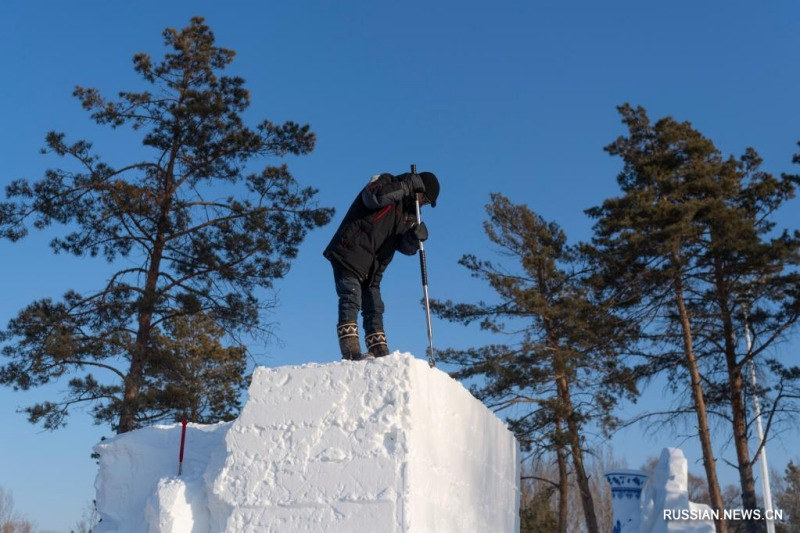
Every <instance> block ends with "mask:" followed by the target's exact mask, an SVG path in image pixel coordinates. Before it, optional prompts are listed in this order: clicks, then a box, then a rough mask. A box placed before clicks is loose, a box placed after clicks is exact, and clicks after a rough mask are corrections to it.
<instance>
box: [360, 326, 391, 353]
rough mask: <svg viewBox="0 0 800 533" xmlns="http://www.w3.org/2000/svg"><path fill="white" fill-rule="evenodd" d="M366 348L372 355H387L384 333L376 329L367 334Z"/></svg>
mask: <svg viewBox="0 0 800 533" xmlns="http://www.w3.org/2000/svg"><path fill="white" fill-rule="evenodd" d="M366 341H367V350H368V351H369V353H371V354H372V355H373V356H374V357H383V356H385V355H389V346H388V345H387V344H386V333H384V332H383V331H376V332H374V333H370V334H369V335H367V338H366Z"/></svg>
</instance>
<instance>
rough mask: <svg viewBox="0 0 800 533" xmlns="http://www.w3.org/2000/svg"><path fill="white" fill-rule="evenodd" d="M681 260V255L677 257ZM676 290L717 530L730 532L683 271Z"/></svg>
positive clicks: (676, 284) (675, 258)
mask: <svg viewBox="0 0 800 533" xmlns="http://www.w3.org/2000/svg"><path fill="white" fill-rule="evenodd" d="M673 259H674V261H675V263H676V264H679V261H678V258H677V257H674V258H673ZM673 288H674V290H675V301H676V303H677V306H678V315H679V317H680V322H681V331H682V334H683V351H684V355H685V356H686V368H687V370H688V371H689V375H690V376H691V379H692V400H693V401H694V408H695V412H696V413H697V431H698V433H699V436H700V446H701V448H702V450H703V466H704V467H705V470H706V480H707V481H708V494H709V497H710V499H711V508H712V509H714V510H715V511H717V517H716V518H715V519H714V524H715V526H716V529H717V533H727V531H728V526H727V524H726V522H725V520H724V519H723V516H722V513H723V509H724V507H725V506H724V504H723V502H722V492H721V491H720V488H719V480H718V479H717V464H716V460H715V459H714V450H713V448H712V447H711V431H710V430H709V427H708V413H707V412H706V402H705V397H704V396H703V386H702V384H701V383H700V371H699V370H698V368H697V357H696V356H695V353H694V347H693V345H692V328H691V325H690V323H689V312H688V311H687V310H686V302H684V300H683V282H682V280H681V278H680V275H676V276H675V279H674V280H673Z"/></svg>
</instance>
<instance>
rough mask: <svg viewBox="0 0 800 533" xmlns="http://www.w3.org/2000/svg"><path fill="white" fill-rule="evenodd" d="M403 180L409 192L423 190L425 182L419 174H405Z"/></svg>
mask: <svg viewBox="0 0 800 533" xmlns="http://www.w3.org/2000/svg"><path fill="white" fill-rule="evenodd" d="M405 182H406V184H407V185H408V188H409V189H411V192H425V184H424V183H423V182H422V178H421V177H420V175H419V174H406V178H405Z"/></svg>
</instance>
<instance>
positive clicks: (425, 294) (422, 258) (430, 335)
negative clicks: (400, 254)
mask: <svg viewBox="0 0 800 533" xmlns="http://www.w3.org/2000/svg"><path fill="white" fill-rule="evenodd" d="M411 173H412V174H416V173H417V165H411ZM414 201H415V203H416V206H417V225H419V224H421V223H422V217H421V216H420V212H419V197H418V196H417V195H416V193H415V194H414ZM419 267H420V270H421V271H422V295H423V297H424V298H425V318H426V320H427V324H428V365H430V367H431V368H433V367H434V366H436V359H435V357H434V353H435V352H434V351H433V328H432V327H431V302H430V299H429V298H428V266H427V264H426V262H425V246H424V245H423V244H422V241H419Z"/></svg>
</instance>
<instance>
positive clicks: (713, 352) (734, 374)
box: [588, 105, 800, 531]
mask: <svg viewBox="0 0 800 533" xmlns="http://www.w3.org/2000/svg"><path fill="white" fill-rule="evenodd" d="M620 112H621V114H622V116H623V122H625V124H626V125H627V127H628V129H629V135H628V136H627V137H620V138H618V139H617V140H616V141H615V142H614V143H613V144H611V145H610V146H608V147H607V148H606V150H607V151H608V152H609V153H611V154H612V155H618V156H620V157H622V159H623V161H624V168H623V171H622V173H621V174H620V176H619V178H618V182H619V184H620V187H621V189H622V192H623V196H621V197H618V198H612V199H609V200H606V201H605V202H604V203H603V205H602V206H601V207H597V208H593V209H590V210H589V211H588V212H589V214H590V215H591V216H593V217H595V218H597V224H596V226H595V239H594V245H595V249H594V253H596V254H597V255H596V256H595V257H596V258H597V259H598V264H599V265H600V268H601V269H603V270H604V271H605V277H604V280H605V281H606V282H607V283H608V284H609V287H610V288H611V289H612V290H616V291H617V292H618V294H619V295H618V301H619V302H620V305H622V306H630V310H631V314H630V316H631V318H632V319H634V320H638V321H639V322H640V323H642V324H645V323H647V324H649V326H648V330H649V332H650V334H651V335H650V339H651V340H652V341H653V346H651V348H656V349H657V352H658V353H655V354H651V355H652V356H653V358H652V360H651V361H650V362H649V363H648V364H647V365H646V367H647V370H646V371H645V372H650V373H657V372H660V371H663V370H667V371H668V372H670V376H671V378H673V379H672V380H673V382H677V381H678V380H677V376H679V375H681V374H684V373H685V379H687V381H689V386H690V390H691V392H692V400H693V406H692V410H693V411H694V413H695V414H696V417H697V427H698V432H699V437H700V441H701V446H702V448H703V455H704V465H705V468H706V476H707V480H708V486H709V493H710V497H711V505H712V507H714V508H715V509H721V508H722V505H723V501H722V494H721V491H720V489H719V485H718V483H717V479H716V470H715V459H714V456H713V449H712V446H711V433H710V423H709V413H710V412H712V411H713V410H717V411H719V409H718V407H720V406H721V407H722V411H727V413H728V415H727V416H726V418H727V419H728V420H730V424H731V429H732V436H733V443H734V447H735V450H736V454H737V460H738V467H739V474H740V482H741V491H742V502H743V505H744V506H745V507H746V508H749V509H755V508H757V500H756V493H755V482H754V477H753V471H752V463H753V462H754V461H753V460H752V457H751V453H750V450H749V447H748V438H749V433H748V423H749V422H748V420H747V409H746V404H745V400H746V399H745V392H746V384H745V380H744V379H743V371H744V369H745V368H746V366H745V365H747V364H748V363H750V362H751V361H753V359H754V357H755V356H756V355H758V354H760V353H762V352H763V351H764V350H765V349H766V347H767V346H769V345H771V344H772V343H773V342H774V341H775V339H776V338H777V335H780V333H784V332H786V331H788V329H789V328H790V327H791V326H792V325H793V324H794V323H795V322H796V320H797V316H798V315H797V309H798V282H799V281H800V278H798V277H797V273H796V272H793V271H791V267H792V265H796V264H797V261H798V251H799V250H800V248H799V246H800V239H798V234H797V233H795V235H794V236H792V235H790V234H788V233H787V232H784V233H783V234H781V235H779V236H777V237H775V238H768V237H767V235H768V234H769V233H770V232H771V231H772V229H773V227H774V224H773V223H772V222H771V221H770V215H771V214H772V213H773V212H774V210H775V209H777V208H778V207H779V206H780V205H781V204H782V203H783V202H784V201H785V200H787V199H788V198H791V197H792V195H793V194H794V189H795V187H796V184H797V178H796V177H794V176H787V175H784V176H782V177H781V179H775V178H773V177H772V176H771V175H769V174H767V173H764V172H761V171H760V170H759V165H760V162H761V161H760V158H758V155H757V154H756V153H755V151H753V150H748V151H747V152H746V154H745V155H744V156H743V157H742V158H741V159H739V160H736V159H734V158H728V159H724V158H723V157H722V156H721V154H720V153H719V151H718V150H717V148H716V147H715V146H714V145H713V143H712V142H711V141H710V140H708V139H706V138H705V137H703V136H702V135H701V134H700V133H699V132H697V131H696V130H694V129H693V128H692V126H691V124H689V123H686V122H684V123H678V122H676V121H674V120H673V119H671V118H669V117H667V118H664V119H661V120H659V121H658V122H657V123H655V124H651V123H650V121H649V119H648V117H647V114H646V112H645V110H644V109H642V108H636V109H634V108H632V107H630V106H628V105H625V106H622V107H620ZM746 307H752V308H757V309H758V311H757V312H755V313H752V314H753V315H754V316H756V315H757V318H755V319H751V321H752V322H753V323H757V324H758V329H759V334H758V337H759V341H758V342H757V346H756V347H755V348H754V349H751V350H750V351H749V352H748V351H747V350H745V349H744V348H743V346H742V345H743V343H742V342H741V341H740V340H739V339H740V338H741V335H740V336H739V338H737V335H736V334H735V330H736V329H737V327H738V324H737V317H740V316H741V315H742V314H743V312H742V311H743V309H745V308H746ZM670 346H672V347H676V348H677V347H680V348H681V349H682V351H683V362H682V363H680V362H679V359H678V358H677V357H675V353H674V352H673V351H672V350H671V349H670V348H669V347H670ZM742 354H743V355H742ZM769 363H770V364H769V367H770V368H771V369H772V371H773V375H774V376H780V377H779V378H778V381H780V382H781V383H780V385H781V387H784V386H789V387H794V386H795V385H796V384H795V382H794V380H793V379H792V377H791V376H792V374H793V370H792V369H786V368H783V367H782V366H781V365H780V364H779V363H778V362H777V361H771V362H769ZM767 390H768V389H762V391H760V393H761V394H764V393H765V392H766V391H767ZM756 392H759V391H756ZM771 408H772V409H773V412H775V410H777V408H778V405H777V402H776V403H773V404H772V405H771ZM717 527H718V528H724V527H725V525H724V524H722V523H721V522H718V523H717ZM758 527H759V526H758V524H757V523H755V522H752V521H751V522H749V523H748V524H747V528H748V531H756V530H757V529H758Z"/></svg>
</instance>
